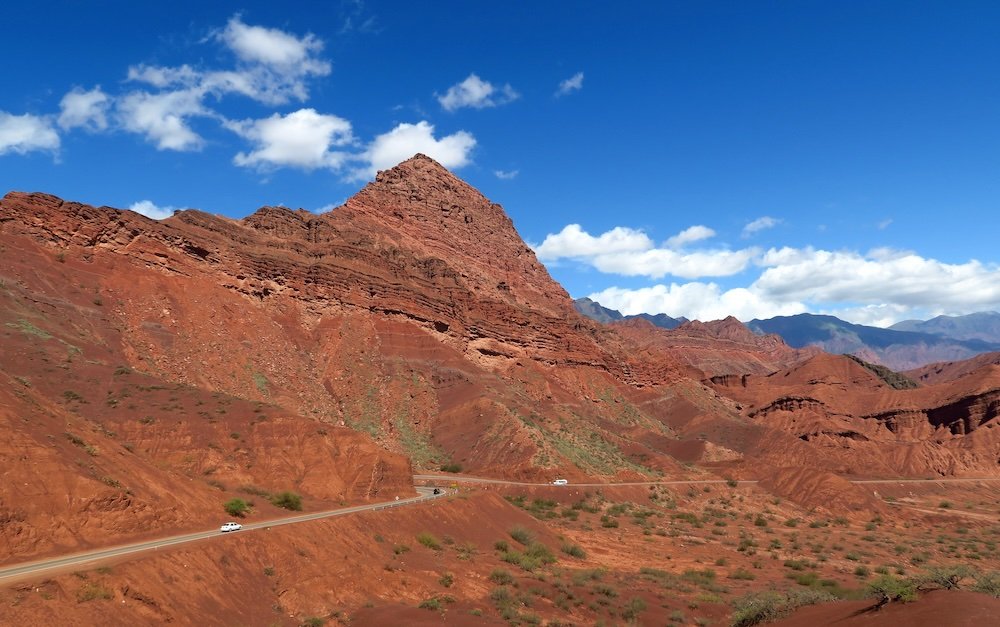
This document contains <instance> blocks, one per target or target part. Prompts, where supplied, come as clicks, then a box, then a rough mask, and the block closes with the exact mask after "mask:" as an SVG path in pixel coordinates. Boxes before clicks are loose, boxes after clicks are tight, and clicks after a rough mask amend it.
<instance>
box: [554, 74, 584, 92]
mask: <svg viewBox="0 0 1000 627" xmlns="http://www.w3.org/2000/svg"><path fill="white" fill-rule="evenodd" d="M581 89H583V72H577V73H576V74H574V75H573V76H570V77H569V78H567V79H566V80H564V81H559V88H558V89H556V97H559V96H565V95H567V94H571V93H573V92H574V91H580V90H581Z"/></svg>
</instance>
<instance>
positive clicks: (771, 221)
mask: <svg viewBox="0 0 1000 627" xmlns="http://www.w3.org/2000/svg"><path fill="white" fill-rule="evenodd" d="M779 224H781V220H779V219H778V218H772V217H771V216H763V217H760V218H757V219H756V220H753V221H752V222H748V223H747V225H746V226H744V227H743V232H742V233H741V234H740V236H741V237H743V238H744V239H745V238H748V237H750V236H752V235H754V234H755V233H758V232H760V231H763V230H766V229H770V228H774V227H776V226H778V225H779Z"/></svg>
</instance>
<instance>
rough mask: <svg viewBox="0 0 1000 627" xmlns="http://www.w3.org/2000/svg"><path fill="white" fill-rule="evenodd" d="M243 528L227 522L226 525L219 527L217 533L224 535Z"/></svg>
mask: <svg viewBox="0 0 1000 627" xmlns="http://www.w3.org/2000/svg"><path fill="white" fill-rule="evenodd" d="M242 528H243V525H241V524H240V523H235V522H227V523H226V524H224V525H222V526H221V527H219V531H221V532H223V533H225V532H227V531H239V530H240V529H242Z"/></svg>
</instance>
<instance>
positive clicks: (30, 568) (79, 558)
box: [0, 487, 447, 585]
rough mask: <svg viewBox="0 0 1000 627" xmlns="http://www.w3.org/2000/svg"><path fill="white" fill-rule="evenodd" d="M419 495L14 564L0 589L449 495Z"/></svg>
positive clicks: (2, 572) (4, 571)
mask: <svg viewBox="0 0 1000 627" xmlns="http://www.w3.org/2000/svg"><path fill="white" fill-rule="evenodd" d="M417 492H419V493H420V494H419V496H414V497H411V498H408V499H400V500H398V501H387V502H384V503H373V504H370V505H357V506H354V507H345V508H343V509H334V510H329V511H325V512H313V513H310V514H301V515H298V516H289V517H287V518H278V519H276V520H266V521H263V522H255V523H247V524H245V525H243V529H242V530H240V531H236V532H229V533H226V534H222V533H220V532H219V529H218V527H216V528H214V529H211V530H209V531H199V532H196V533H186V534H182V535H178V536H170V537H169V538H160V539H158V540H150V541H146V542H136V543H134V544H124V545H121V546H116V547H111V548H109V549H97V550H94V551H85V552H82V553H76V554H73V555H69V556H66V557H55V558H52V559H44V560H36V561H34V562H27V563H23V564H15V565H13V566H5V567H2V568H0V585H5V584H9V583H13V582H14V581H16V580H18V579H22V578H27V577H35V576H38V575H43V574H45V573H46V572H48V571H52V570H57V569H59V570H62V569H66V568H69V567H74V566H85V565H88V564H91V563H92V562H95V561H97V560H103V559H108V558H113V557H121V556H123V555H130V554H133V553H144V552H148V551H155V550H157V549H161V548H165V547H171V546H176V545H178V544H185V543H188V542H195V541H196V540H204V539H206V538H221V537H223V536H228V535H232V534H233V533H246V532H248V531H254V530H257V529H265V528H269V527H279V526H281V525H292V524H295V523H301V522H306V521H309V520H318V519H320V518H332V517H334V516H345V515H347V514H354V513H357V512H366V511H373V510H381V509H388V508H391V507H399V506H402V505H413V504H415V503H420V502H422V501H428V500H431V499H436V498H440V497H442V496H445V494H446V492H447V491H446V490H442V491H441V494H433V493H432V488H429V487H426V488H425V487H419V488H417Z"/></svg>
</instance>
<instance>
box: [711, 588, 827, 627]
mask: <svg viewBox="0 0 1000 627" xmlns="http://www.w3.org/2000/svg"><path fill="white" fill-rule="evenodd" d="M835 600H837V598H836V597H835V596H833V595H832V594H830V593H828V592H823V591H820V590H793V591H791V592H789V593H787V594H781V593H779V592H772V591H766V592H752V593H750V594H746V595H744V596H742V597H740V598H739V599H736V600H735V601H733V608H734V609H735V611H734V612H733V616H732V620H731V622H730V625H732V627H752V626H753V625H759V624H760V623H765V622H769V621H772V620H776V619H778V618H780V617H782V616H784V615H785V614H787V613H789V612H791V611H793V610H795V609H798V608H800V607H805V606H806V605H814V604H816V603H825V602H827V601H835Z"/></svg>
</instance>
